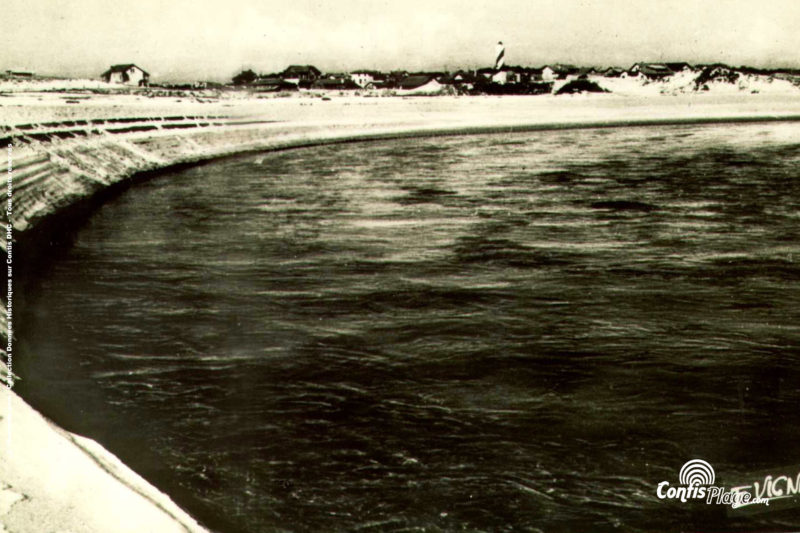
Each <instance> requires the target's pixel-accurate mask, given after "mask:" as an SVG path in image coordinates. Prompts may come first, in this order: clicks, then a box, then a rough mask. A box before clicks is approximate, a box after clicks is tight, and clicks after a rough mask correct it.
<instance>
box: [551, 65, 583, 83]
mask: <svg viewBox="0 0 800 533" xmlns="http://www.w3.org/2000/svg"><path fill="white" fill-rule="evenodd" d="M578 71H579V69H578V67H574V66H572V65H546V66H545V67H543V68H542V79H543V80H544V81H554V80H565V79H567V76H569V75H570V74H577V73H578Z"/></svg>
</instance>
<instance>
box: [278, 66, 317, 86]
mask: <svg viewBox="0 0 800 533" xmlns="http://www.w3.org/2000/svg"><path fill="white" fill-rule="evenodd" d="M320 76H322V72H321V71H320V70H319V69H318V68H317V67H315V66H313V65H290V66H289V67H287V68H286V70H284V71H283V72H281V79H283V81H287V82H289V83H294V84H295V85H298V86H299V85H302V86H306V87H310V86H311V84H312V83H314V82H315V81H317V79H319V77H320Z"/></svg>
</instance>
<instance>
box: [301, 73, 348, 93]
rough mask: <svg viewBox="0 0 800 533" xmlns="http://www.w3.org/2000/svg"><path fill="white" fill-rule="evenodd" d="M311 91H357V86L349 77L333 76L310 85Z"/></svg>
mask: <svg viewBox="0 0 800 533" xmlns="http://www.w3.org/2000/svg"><path fill="white" fill-rule="evenodd" d="M311 88H312V89H322V90H327V91H332V90H337V91H344V90H348V89H358V88H359V86H358V85H356V84H355V82H353V80H351V79H350V76H346V75H343V74H338V75H334V76H330V75H329V76H326V77H324V78H320V79H318V80H317V81H315V82H314V83H312V84H311Z"/></svg>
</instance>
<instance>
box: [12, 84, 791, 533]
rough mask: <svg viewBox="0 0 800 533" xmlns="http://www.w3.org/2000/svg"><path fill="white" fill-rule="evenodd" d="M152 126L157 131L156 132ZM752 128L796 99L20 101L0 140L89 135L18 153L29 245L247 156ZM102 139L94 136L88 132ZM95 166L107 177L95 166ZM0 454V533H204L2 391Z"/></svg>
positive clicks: (111, 462) (31, 95) (20, 230)
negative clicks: (349, 143)
mask: <svg viewBox="0 0 800 533" xmlns="http://www.w3.org/2000/svg"><path fill="white" fill-rule="evenodd" d="M156 117H158V118H159V119H160V122H159V121H153V120H151V119H154V118H156ZM164 117H173V118H174V117H193V118H192V119H191V121H190V122H192V123H193V124H195V123H196V126H197V127H193V128H186V129H165V128H163V127H157V128H156V129H153V130H148V131H130V132H123V133H121V134H110V133H109V131H107V130H108V128H110V126H109V125H108V124H104V125H102V126H96V125H91V124H89V123H88V121H91V120H98V121H101V120H107V119H119V118H126V119H128V118H130V119H134V118H137V119H142V120H141V121H140V122H141V124H148V123H158V125H160V124H163V123H164V122H165V120H164ZM752 120H787V121H788V120H800V90H794V91H793V92H786V93H775V94H742V93H735V94H727V93H726V94H714V93H712V94H678V95H668V96H665V95H655V96H646V95H620V94H596V95H574V96H552V95H546V96H533V97H531V96H503V97H496V96H476V97H457V96H440V97H406V98H403V97H379V96H371V97H365V96H338V95H331V96H329V97H326V98H325V99H323V98H322V97H321V95H315V94H299V95H294V96H291V97H286V98H279V97H267V98H258V97H256V96H252V95H251V96H247V95H244V94H240V93H235V94H231V95H227V96H222V97H215V96H214V95H213V94H211V93H196V94H189V95H185V96H180V97H177V96H176V97H160V98H149V97H147V96H143V95H137V94H129V95H122V94H120V95H97V94H91V95H89V94H86V93H84V92H76V93H62V92H14V93H7V94H4V95H3V96H2V97H0V126H3V128H4V130H5V132H4V135H8V136H10V137H15V138H23V137H25V135H27V134H28V133H29V132H31V131H36V132H49V131H54V130H58V129H62V130H63V129H80V128H83V129H85V130H87V132H86V136H83V137H74V138H65V139H58V140H52V141H50V142H40V141H31V142H25V143H22V144H18V145H15V147H14V149H13V155H12V157H13V161H12V163H13V165H14V166H17V165H16V164H17V162H20V163H22V162H26V164H28V163H27V162H31V163H30V165H31V169H32V170H30V172H29V176H28V178H29V179H31V180H33V178H37V179H39V178H38V177H40V176H41V179H39V181H36V183H33V182H32V181H31V185H30V186H29V187H28V189H30V190H27V191H26V192H25V195H26V196H24V197H23V196H22V192H20V198H19V202H18V203H17V206H18V207H19V208H20V211H19V212H16V213H15V215H14V216H15V218H14V229H15V230H16V231H17V234H16V237H17V238H21V239H23V240H24V233H25V232H26V231H29V230H30V229H31V228H32V227H35V226H36V224H38V223H39V222H40V221H41V220H44V219H45V218H47V217H48V216H51V215H52V214H54V213H56V212H58V211H59V210H62V209H64V208H66V207H68V206H69V205H70V204H71V203H74V202H76V201H78V200H80V199H85V198H87V197H89V196H91V195H93V194H96V193H97V192H98V191H99V190H102V189H103V188H104V187H107V186H110V185H112V184H115V183H118V182H120V181H122V180H125V179H128V178H130V177H131V176H133V175H135V174H136V173H138V172H141V171H145V170H148V171H149V170H154V169H158V168H161V167H166V166H171V165H174V164H178V163H186V162H192V161H199V160H204V159H211V158H215V157H219V156H226V155H230V154H234V153H238V152H243V151H256V150H267V149H274V148H282V147H286V146H295V145H306V144H314V143H317V142H331V141H336V140H342V139H352V138H369V137H381V136H396V135H407V134H409V132H411V133H413V134H415V135H417V134H425V133H441V134H446V133H469V132H479V131H521V130H524V129H535V128H564V127H608V126H624V125H631V124H656V123H664V124H671V123H683V122H726V121H752ZM75 121H84V125H83V126H81V125H78V126H75V125H65V124H63V123H66V122H75ZM140 122H137V124H139V123H140ZM173 122H175V123H178V122H179V121H177V120H173ZM48 123H59V124H55V125H53V124H48ZM203 124H206V125H205V126H203ZM20 126H27V127H28V128H27V129H24V128H20ZM97 129H99V131H98V132H97V133H93V132H92V131H90V130H97ZM176 146H177V148H176ZM112 150H120V152H119V153H120V154H122V153H123V152H124V154H123V155H119V157H116V156H115V157H113V158H112V157H111V156H109V157H108V158H106V159H109V160H108V161H106V160H105V159H103V157H101V156H102V155H103V154H104V153H105V152H107V153H108V154H111V155H114V154H116V153H117V152H114V151H112ZM78 152H81V153H82V154H83V155H80V156H79V154H78ZM70 154H73V155H72V156H71V155H70ZM71 157H74V158H75V159H70V158H71ZM37 158H39V159H37ZM41 158H44V159H46V160H47V165H50V166H48V167H46V168H45V167H44V166H42V167H41V168H39V167H36V168H34V165H40V164H43V163H41V162H40V159H41ZM92 158H95V159H92ZM111 159H113V161H111ZM100 160H102V161H103V162H102V164H101V163H97V161H100ZM93 165H95V166H93ZM104 165H105V166H104ZM51 167H52V168H51ZM54 169H55V170H57V172H56V171H55V170H54ZM24 171H25V168H24V167H22V170H17V172H18V173H19V174H20V175H22V173H23V172H24ZM94 171H96V172H97V173H96V174H93V172H94ZM51 177H52V179H51ZM15 179H16V176H15ZM70 180H72V181H70ZM20 268H22V266H21V267H20ZM0 441H2V442H3V446H4V453H3V454H2V456H0V523H2V524H3V526H4V527H2V526H0V531H9V532H12V531H13V532H17V533H19V532H31V533H33V532H40V531H54V532H55V531H62V532H67V531H70V532H79V531H87V532H88V531H91V532H101V531H102V532H107V531H131V532H133V531H136V532H142V531H158V532H161V531H204V529H203V528H202V526H200V525H199V524H198V523H197V522H195V521H194V520H193V519H192V518H191V517H189V516H188V515H187V514H186V513H185V512H183V511H182V510H181V509H180V508H178V506H177V505H175V504H174V503H173V502H172V501H171V500H170V499H169V497H167V496H166V495H164V494H162V493H160V492H159V491H158V490H157V489H156V488H154V487H153V486H152V485H150V484H149V483H148V482H147V481H146V480H144V479H142V478H140V477H139V476H138V475H137V474H136V473H134V472H132V471H131V470H130V469H128V468H127V467H126V466H125V465H123V464H122V463H121V462H120V461H119V460H117V459H116V458H115V457H114V456H113V454H111V453H110V452H108V451H106V450H104V449H103V448H102V447H101V446H100V445H99V444H97V443H95V442H93V441H90V440H87V439H84V438H82V437H80V436H77V435H72V434H70V433H68V432H66V431H63V430H61V429H60V428H58V427H57V426H56V425H55V424H53V423H52V422H50V421H48V420H46V419H44V418H43V417H42V416H41V415H40V414H38V413H37V412H36V411H35V410H33V409H32V408H31V407H29V406H28V405H27V404H25V403H24V401H23V400H22V399H21V398H20V397H19V396H17V395H16V394H15V393H14V392H13V390H9V389H8V388H6V387H3V393H2V397H0ZM89 496H91V498H90V497H89Z"/></svg>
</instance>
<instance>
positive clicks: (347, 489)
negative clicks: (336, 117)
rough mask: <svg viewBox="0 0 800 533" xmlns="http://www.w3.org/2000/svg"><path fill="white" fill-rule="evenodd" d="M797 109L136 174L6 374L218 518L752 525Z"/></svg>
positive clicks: (780, 321)
mask: <svg viewBox="0 0 800 533" xmlns="http://www.w3.org/2000/svg"><path fill="white" fill-rule="evenodd" d="M798 163H800V126H798V125H797V124H796V123H788V124H748V125H724V126H670V127H658V128H656V127H648V128H621V129H588V130H581V131H552V132H537V133H527V134H514V135H500V134H494V135H476V136H465V137H446V138H442V137H440V138H421V139H409V140H399V141H388V142H378V143H354V144H348V145H336V146H320V147H315V148H306V149H302V150H290V151H285V152H275V153H266V154H259V155H249V156H243V157H238V158H232V159H226V160H222V161H218V162H214V163H211V164H206V165H202V166H198V167H195V168H191V169H188V170H183V171H179V172H174V173H171V174H169V175H164V176H160V177H157V178H155V179H152V180H150V181H147V182H144V183H141V184H139V185H137V186H136V187H133V188H132V189H130V190H128V191H127V192H125V193H124V194H121V195H119V196H117V197H116V198H113V199H112V200H110V201H108V202H106V203H105V204H104V205H102V206H101V207H100V208H99V209H98V210H97V211H96V213H94V214H93V215H92V217H91V218H89V219H88V220H87V221H86V222H85V224H83V225H82V226H81V227H80V228H78V229H76V230H75V231H73V232H71V233H70V234H69V238H70V242H71V244H70V246H69V247H68V248H67V249H66V250H62V251H60V252H58V253H54V254H53V257H51V258H49V259H48V263H47V265H46V268H41V269H40V270H41V271H40V272H38V273H37V275H36V277H35V279H31V280H29V281H27V288H26V292H25V295H24V306H23V307H22V308H21V310H20V312H21V315H20V317H19V319H18V328H19V329H18V331H19V336H20V339H19V341H18V345H17V346H18V352H17V354H16V355H17V357H15V368H16V369H17V370H18V371H19V373H20V374H21V376H22V378H23V381H21V382H20V383H19V387H20V391H21V393H22V394H23V396H24V397H25V398H27V399H28V400H29V401H30V402H31V403H32V404H33V405H34V406H36V407H37V408H39V409H41V410H42V411H43V412H44V413H46V414H47V415H48V416H51V417H52V418H54V419H55V420H56V421H57V422H58V423H59V424H61V425H63V426H64V427H66V428H68V429H70V430H73V431H76V432H79V433H81V434H84V435H87V436H90V437H92V438H95V439H97V440H98V441H100V442H101V443H103V444H104V445H105V446H106V447H108V448H109V449H111V450H112V451H113V452H114V453H116V454H117V455H118V456H119V457H120V458H122V459H123V460H124V461H125V462H126V463H128V464H129V465H131V466H132V467H133V468H134V469H136V470H137V471H138V472H140V473H141V474H143V475H144V476H145V477H147V478H148V479H149V480H151V481H153V482H154V483H156V484H157V485H158V486H159V487H161V488H163V489H165V490H167V491H168V492H169V494H170V495H172V496H173V498H174V499H176V501H178V502H179V503H180V504H181V505H182V506H184V507H185V508H187V509H188V510H189V511H190V512H192V513H193V514H194V515H196V516H197V517H198V518H199V519H201V520H202V521H203V522H205V523H206V524H208V525H209V526H211V527H213V528H215V529H217V530H219V531H222V532H244V531H248V532H252V531H309V532H310V531H353V530H357V531H607V530H608V531H611V530H614V531H642V530H644V531H652V530H660V531H678V530H684V529H704V530H723V531H737V530H747V529H752V528H759V529H765V530H769V529H785V528H787V527H793V528H798V527H800V513H798V512H792V511H789V512H783V513H777V512H776V513H764V514H761V515H758V516H755V517H753V518H735V517H733V518H731V517H728V516H727V514H726V512H725V511H724V510H723V509H722V508H721V507H718V506H708V505H689V504H681V503H680V502H675V501H664V500H660V499H658V498H657V497H656V492H655V490H656V485H657V483H659V482H660V481H662V480H668V481H670V483H671V484H673V485H677V484H678V470H679V469H680V467H681V465H683V464H684V463H685V462H686V461H688V460H690V459H694V458H700V459H704V460H706V461H708V462H709V463H711V464H712V465H713V466H714V468H715V469H716V471H717V475H718V476H721V475H724V474H725V473H729V474H736V473H748V472H753V471H758V470H761V469H764V468H770V467H774V466H784V465H800V455H798V452H797V446H796V442H797V440H798V438H800V410H798V406H800V389H799V388H798V383H799V382H800V362H799V361H798V359H800V329H799V328H800V284H798V281H800V266H799V263H798V261H799V260H800V180H799V179H798V168H800V167H799V165H798Z"/></svg>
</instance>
